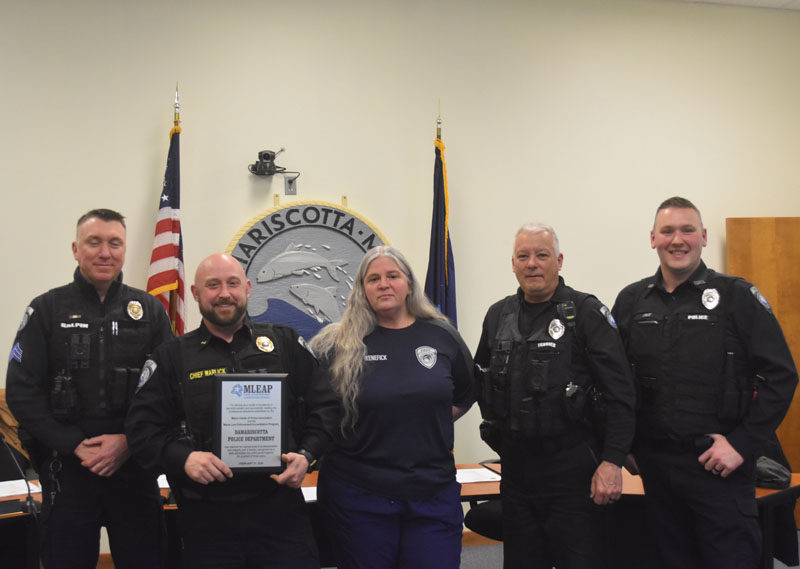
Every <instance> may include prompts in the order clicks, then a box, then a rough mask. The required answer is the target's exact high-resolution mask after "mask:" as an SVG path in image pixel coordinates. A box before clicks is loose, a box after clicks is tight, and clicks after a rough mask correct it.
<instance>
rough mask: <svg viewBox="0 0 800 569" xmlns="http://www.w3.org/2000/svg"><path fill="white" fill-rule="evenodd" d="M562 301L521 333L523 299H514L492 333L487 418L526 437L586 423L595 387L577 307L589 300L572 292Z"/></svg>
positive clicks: (553, 433) (560, 431)
mask: <svg viewBox="0 0 800 569" xmlns="http://www.w3.org/2000/svg"><path fill="white" fill-rule="evenodd" d="M570 292H571V295H572V297H573V300H569V301H567V302H562V303H559V304H556V305H554V306H553V307H552V308H551V309H548V310H547V311H546V312H545V313H544V314H541V315H539V316H538V317H537V319H536V323H535V326H534V330H533V332H532V333H531V334H530V335H529V336H528V337H527V338H523V337H522V335H521V334H520V332H519V313H520V307H521V303H522V300H521V299H520V298H519V297H518V296H516V295H514V296H510V297H508V298H507V299H506V300H505V301H504V304H503V307H502V309H501V310H500V316H499V318H498V321H497V322H496V323H495V324H494V326H496V332H494V333H493V332H492V330H489V334H490V338H491V340H490V342H491V360H490V364H489V370H488V381H485V382H484V385H483V399H484V402H485V412H484V415H485V418H487V419H491V420H495V421H497V422H500V423H501V424H503V426H504V428H506V429H509V430H511V431H516V432H520V433H521V434H523V435H524V436H526V437H554V436H558V435H562V434H564V433H566V432H567V431H569V430H571V428H573V427H574V426H576V425H577V424H579V423H581V422H584V421H585V420H586V418H587V417H586V411H587V410H586V402H587V394H588V391H589V388H590V387H591V384H592V378H591V374H590V372H589V369H588V367H587V365H586V362H585V358H581V357H577V356H578V354H579V353H580V350H581V349H582V348H581V347H580V346H579V345H578V342H577V337H576V334H575V324H576V315H577V312H578V310H577V307H579V306H580V305H581V304H582V302H583V301H584V300H585V299H586V298H587V297H588V296H589V295H585V294H583V293H578V292H576V291H570Z"/></svg>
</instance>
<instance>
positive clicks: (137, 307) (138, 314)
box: [128, 300, 144, 320]
mask: <svg viewBox="0 0 800 569" xmlns="http://www.w3.org/2000/svg"><path fill="white" fill-rule="evenodd" d="M143 315H144V310H143V309H142V303H141V302H139V301H138V300H131V301H130V302H129V303H128V316H130V317H131V318H133V319H134V320H141V319H142V316H143Z"/></svg>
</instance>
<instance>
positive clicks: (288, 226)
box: [226, 201, 388, 338]
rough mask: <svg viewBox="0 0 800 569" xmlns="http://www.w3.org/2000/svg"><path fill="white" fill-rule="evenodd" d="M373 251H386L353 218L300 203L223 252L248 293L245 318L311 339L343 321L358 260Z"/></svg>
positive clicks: (259, 223)
mask: <svg viewBox="0 0 800 569" xmlns="http://www.w3.org/2000/svg"><path fill="white" fill-rule="evenodd" d="M378 245H388V243H387V242H386V239H385V238H384V237H383V235H382V234H381V232H380V231H379V230H378V229H377V228H375V226H373V225H372V224H371V223H370V222H369V221H367V220H366V219H365V218H363V217H361V216H360V215H358V214H357V213H356V212H354V211H352V210H349V209H347V208H345V207H342V206H337V205H335V204H332V203H327V202H316V201H300V202H293V203H290V204H286V205H283V206H280V207H276V208H275V209H272V210H269V211H266V212H263V213H261V214H259V215H258V216H256V217H255V218H253V219H251V220H250V221H248V222H247V224H245V226H244V227H243V228H242V230H241V231H239V233H238V234H237V235H236V236H235V237H234V238H233V240H232V241H231V242H230V244H229V245H228V248H227V249H226V251H227V252H228V253H230V254H231V255H232V256H233V257H234V258H236V259H237V260H238V261H239V262H240V263H241V264H242V267H244V272H245V274H246V275H247V278H248V279H249V280H250V282H251V283H252V285H253V287H252V291H251V293H250V302H249V303H248V313H249V314H250V317H251V318H252V319H253V320H255V321H257V322H273V323H277V324H287V325H289V326H291V327H292V328H294V329H295V330H297V332H298V333H299V334H300V335H301V336H304V337H305V338H311V337H312V336H314V334H316V333H317V332H318V331H319V330H320V329H321V328H322V327H323V326H325V325H326V324H329V323H330V322H336V321H338V320H339V319H340V318H341V317H342V313H343V312H344V307H345V303H346V301H347V296H348V295H349V294H350V291H351V290H352V289H353V278H354V276H355V274H356V271H357V270H358V265H359V263H361V258H362V257H363V256H364V253H366V252H367V251H368V250H369V249H371V248H373V247H376V246H378Z"/></svg>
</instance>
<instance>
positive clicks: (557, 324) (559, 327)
mask: <svg viewBox="0 0 800 569" xmlns="http://www.w3.org/2000/svg"><path fill="white" fill-rule="evenodd" d="M565 331H566V328H565V327H564V324H563V323H562V322H561V320H559V319H558V318H553V319H552V320H551V321H550V326H548V327H547V333H548V334H550V337H551V338H552V339H553V340H558V339H559V338H560V337H561V336H563V335H564V332H565Z"/></svg>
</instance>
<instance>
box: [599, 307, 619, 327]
mask: <svg viewBox="0 0 800 569" xmlns="http://www.w3.org/2000/svg"><path fill="white" fill-rule="evenodd" d="M600 314H602V315H603V316H605V317H606V320H608V323H609V324H610V325H611V327H612V328H616V327H617V321H616V320H614V315H613V314H611V311H610V310H609V309H608V307H607V306H606V305H605V304H601V305H600Z"/></svg>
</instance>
